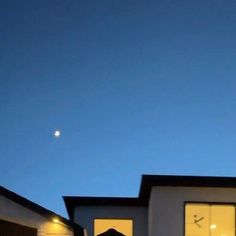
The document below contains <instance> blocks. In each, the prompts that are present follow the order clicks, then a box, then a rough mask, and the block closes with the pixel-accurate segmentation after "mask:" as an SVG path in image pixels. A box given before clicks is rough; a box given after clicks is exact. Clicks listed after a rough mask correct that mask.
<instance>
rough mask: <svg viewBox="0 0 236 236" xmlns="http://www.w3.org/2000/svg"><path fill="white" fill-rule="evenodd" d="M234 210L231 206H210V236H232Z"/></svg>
mask: <svg viewBox="0 0 236 236" xmlns="http://www.w3.org/2000/svg"><path fill="white" fill-rule="evenodd" d="M234 221H235V208H234V206H232V205H212V206H211V225H210V230H211V236H234V228H235V225H234Z"/></svg>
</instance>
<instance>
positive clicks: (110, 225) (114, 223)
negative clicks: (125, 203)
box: [94, 219, 133, 236]
mask: <svg viewBox="0 0 236 236" xmlns="http://www.w3.org/2000/svg"><path fill="white" fill-rule="evenodd" d="M98 235H99V236H113V235H114V236H122V235H124V236H132V235H133V221H132V220H126V219H95V220H94V236H98Z"/></svg>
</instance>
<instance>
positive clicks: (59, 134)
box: [54, 130, 61, 138]
mask: <svg viewBox="0 0 236 236" xmlns="http://www.w3.org/2000/svg"><path fill="white" fill-rule="evenodd" d="M54 136H55V137H57V138H59V137H60V136H61V132H60V131H59V130H55V132H54Z"/></svg>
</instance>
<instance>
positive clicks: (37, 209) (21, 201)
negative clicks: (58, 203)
mask: <svg viewBox="0 0 236 236" xmlns="http://www.w3.org/2000/svg"><path fill="white" fill-rule="evenodd" d="M0 195H2V196H4V197H6V198H8V199H10V200H12V201H13V202H15V203H17V204H19V205H22V206H23V207H25V208H28V209H30V210H32V211H34V212H36V213H38V214H40V215H42V216H44V217H46V218H48V219H50V220H53V218H57V219H58V220H59V221H60V222H62V223H63V224H65V225H67V226H69V227H71V228H72V229H73V230H74V231H76V232H77V233H78V234H79V235H83V228H82V227H81V226H80V225H78V224H75V223H73V222H72V221H70V220H67V219H66V218H64V217H62V216H60V215H58V214H56V213H55V212H53V211H50V210H48V209H46V208H44V207H42V206H40V205H38V204H36V203H34V202H32V201H30V200H28V199H26V198H24V197H22V196H20V195H18V194H16V193H14V192H12V191H10V190H8V189H6V188H4V187H2V186H0Z"/></svg>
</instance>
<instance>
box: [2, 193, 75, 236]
mask: <svg viewBox="0 0 236 236" xmlns="http://www.w3.org/2000/svg"><path fill="white" fill-rule="evenodd" d="M0 219H2V220H6V221H10V222H13V223H17V224H21V225H24V226H28V227H33V228H36V229H37V230H38V236H46V235H48V234H50V235H51V236H54V235H55V236H73V231H72V230H71V229H69V228H67V227H66V226H65V225H62V224H59V223H54V222H52V221H50V219H47V218H45V217H43V216H41V215H40V214H37V213H35V212H34V211H31V210H29V209H28V208H25V207H23V206H21V205H19V204H17V203H15V202H13V201H11V200H9V199H7V198H5V197H3V196H0Z"/></svg>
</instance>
